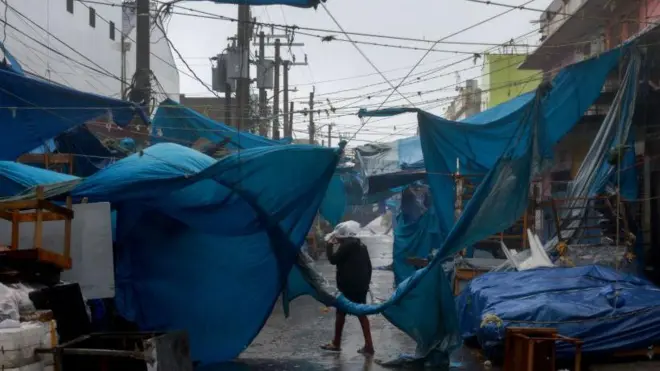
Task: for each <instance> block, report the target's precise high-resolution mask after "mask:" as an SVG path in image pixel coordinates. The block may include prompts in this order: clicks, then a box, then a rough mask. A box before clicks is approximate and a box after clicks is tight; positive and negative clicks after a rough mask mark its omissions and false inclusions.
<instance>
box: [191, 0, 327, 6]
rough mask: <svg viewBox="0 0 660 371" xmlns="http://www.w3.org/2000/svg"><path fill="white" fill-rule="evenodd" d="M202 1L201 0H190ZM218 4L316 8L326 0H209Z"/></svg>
mask: <svg viewBox="0 0 660 371" xmlns="http://www.w3.org/2000/svg"><path fill="white" fill-rule="evenodd" d="M188 1H200V0H188ZM208 1H212V2H214V3H218V4H236V5H250V6H254V5H288V6H294V7H297V8H316V7H317V6H318V5H319V3H320V2H321V1H323V2H325V1H326V0H208Z"/></svg>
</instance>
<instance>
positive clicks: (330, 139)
mask: <svg viewBox="0 0 660 371" xmlns="http://www.w3.org/2000/svg"><path fill="white" fill-rule="evenodd" d="M328 147H332V124H328Z"/></svg>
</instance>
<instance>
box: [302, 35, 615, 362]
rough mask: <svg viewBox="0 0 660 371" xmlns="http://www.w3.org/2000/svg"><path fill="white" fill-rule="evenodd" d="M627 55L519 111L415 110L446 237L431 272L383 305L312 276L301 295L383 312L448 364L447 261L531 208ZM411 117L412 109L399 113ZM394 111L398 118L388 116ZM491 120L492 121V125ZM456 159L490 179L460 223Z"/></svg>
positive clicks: (582, 71) (576, 68) (422, 351)
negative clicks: (569, 138)
mask: <svg viewBox="0 0 660 371" xmlns="http://www.w3.org/2000/svg"><path fill="white" fill-rule="evenodd" d="M625 50H626V49H623V48H619V49H615V50H612V51H610V52H608V53H605V54H602V55H600V56H599V57H597V58H593V59H589V60H587V61H584V62H581V63H578V64H575V65H572V66H570V67H568V68H566V69H564V70H563V71H561V72H560V73H559V74H558V75H557V77H555V79H554V80H553V81H552V84H551V85H548V84H543V85H542V86H541V88H539V90H537V91H536V92H534V93H533V96H532V95H530V96H528V97H527V98H525V97H523V98H520V100H519V101H518V103H519V104H518V105H517V108H516V109H515V110H514V111H512V112H505V111H503V110H495V111H493V113H491V114H489V113H488V111H487V112H484V113H482V114H481V116H480V117H481V119H480V120H481V121H480V122H473V123H460V122H453V121H448V120H445V119H443V118H441V117H437V116H434V115H431V114H429V113H427V112H424V111H416V112H417V117H418V122H419V129H420V139H421V145H422V150H423V153H424V162H425V166H426V171H427V179H428V181H429V184H430V187H431V195H432V196H433V205H434V208H435V212H436V215H437V216H438V221H439V223H438V225H439V227H440V232H441V233H443V234H446V236H447V237H446V239H445V240H444V242H443V243H442V245H441V246H440V248H439V251H438V252H437V253H436V254H434V256H433V258H432V260H431V261H430V263H429V265H428V266H427V267H426V268H424V269H420V270H418V271H416V272H415V273H413V274H412V275H411V276H410V277H409V278H408V279H406V280H405V281H403V282H402V283H401V284H399V285H398V286H397V289H396V291H395V292H394V294H393V295H392V297H390V298H389V299H388V300H387V301H385V302H383V303H378V304H370V305H359V304H356V303H351V302H350V301H348V300H347V299H346V298H345V297H343V296H342V295H338V296H336V298H334V299H328V297H332V295H330V296H329V295H328V293H332V291H331V290H330V289H328V287H327V285H326V286H324V285H323V282H319V281H318V280H317V281H314V277H312V276H309V277H307V278H306V279H307V283H308V284H309V286H308V287H306V288H301V287H298V293H300V292H303V293H309V292H312V293H313V294H314V295H315V297H316V298H317V299H319V300H325V302H327V303H328V304H330V305H334V306H336V307H338V308H340V309H341V310H343V311H346V312H348V313H353V314H371V313H379V312H382V313H383V315H384V316H385V317H386V318H387V319H388V320H390V322H392V323H393V324H394V325H395V326H397V327H398V328H400V329H401V330H403V331H404V332H405V333H407V334H408V335H409V336H411V337H412V338H413V339H414V340H415V341H416V342H417V356H419V357H427V356H432V357H433V358H435V359H438V358H440V359H445V360H446V359H447V354H448V352H450V351H451V350H453V349H455V347H457V346H459V344H460V343H461V340H460V335H459V329H458V320H457V314H456V308H455V306H454V300H453V294H452V292H451V289H450V286H449V281H448V279H447V277H446V276H445V274H444V270H443V267H442V265H443V264H442V263H443V262H444V261H447V260H451V259H453V256H454V255H455V254H456V253H457V252H458V251H460V250H461V249H463V248H464V247H465V246H470V245H472V244H474V243H476V242H478V241H480V240H483V239H484V238H486V237H488V236H490V235H492V234H495V233H497V232H499V231H501V230H503V229H505V228H507V227H509V226H510V225H512V224H513V223H514V222H515V221H516V220H518V218H519V217H520V215H522V213H523V212H524V210H525V209H526V207H527V201H528V195H529V186H530V183H531V180H532V176H533V175H536V173H537V172H538V171H539V170H540V169H542V166H541V165H542V164H543V163H545V162H547V160H549V159H550V158H551V157H552V149H553V146H554V144H555V143H557V141H559V139H561V137H562V136H563V135H565V134H566V133H567V132H568V131H569V130H570V129H571V128H572V127H573V126H574V125H575V124H576V123H577V122H578V121H579V120H580V118H581V117H582V114H583V113H584V112H585V111H586V110H587V109H588V108H589V107H590V106H591V104H592V103H593V102H594V101H595V100H596V98H597V97H598V96H599V94H600V91H601V88H602V86H603V83H604V81H605V79H606V77H607V75H608V74H609V72H610V71H611V70H612V69H613V68H614V67H615V66H616V65H617V64H618V63H619V61H620V59H621V58H622V56H623V54H624V52H625ZM525 99H527V101H525ZM514 107H516V106H514ZM405 111H409V110H407V109H404V110H399V112H398V113H402V112H405ZM392 112H394V113H397V112H395V110H389V113H392ZM489 115H491V116H490V117H491V119H492V120H493V121H492V122H488V117H489ZM457 158H458V160H459V161H460V166H461V173H468V174H470V173H472V174H475V173H477V174H478V173H485V176H484V178H483V180H482V182H481V183H480V184H479V186H478V187H477V190H476V192H475V194H474V196H473V198H472V199H471V200H470V201H469V202H468V204H467V206H466V207H465V209H464V211H463V213H462V214H461V216H460V218H459V219H458V221H456V223H455V225H454V210H453V202H452V201H453V197H452V195H453V180H452V177H451V176H449V175H451V174H452V173H453V172H454V171H455V170H456V160H457ZM303 272H304V271H303ZM320 288H322V289H324V290H320ZM291 297H295V295H292V296H291Z"/></svg>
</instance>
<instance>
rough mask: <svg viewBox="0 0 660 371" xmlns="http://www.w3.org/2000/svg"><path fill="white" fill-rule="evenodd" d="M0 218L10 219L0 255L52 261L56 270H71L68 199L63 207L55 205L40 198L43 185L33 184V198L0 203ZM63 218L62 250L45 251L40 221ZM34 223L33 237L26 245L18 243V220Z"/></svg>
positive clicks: (19, 222) (71, 211)
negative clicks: (8, 239) (8, 234)
mask: <svg viewBox="0 0 660 371" xmlns="http://www.w3.org/2000/svg"><path fill="white" fill-rule="evenodd" d="M0 218H2V219H5V220H7V221H9V222H11V244H10V245H9V246H7V249H5V251H3V252H2V254H1V255H3V256H4V257H7V258H10V259H18V260H34V261H36V262H42V263H48V264H52V265H54V266H56V267H58V268H60V269H71V220H72V219H73V210H72V209H71V198H70V197H67V199H66V207H62V206H59V205H56V204H54V203H52V202H50V201H48V200H46V199H45V198H44V190H43V187H37V189H36V197H35V198H34V199H31V200H16V201H4V202H0ZM51 221H64V251H63V253H62V254H60V253H56V252H52V251H49V250H47V249H46V248H45V246H43V223H44V222H51ZM26 222H30V223H34V240H33V244H32V246H30V247H29V248H27V249H26V248H21V247H22V246H19V238H20V226H21V223H26Z"/></svg>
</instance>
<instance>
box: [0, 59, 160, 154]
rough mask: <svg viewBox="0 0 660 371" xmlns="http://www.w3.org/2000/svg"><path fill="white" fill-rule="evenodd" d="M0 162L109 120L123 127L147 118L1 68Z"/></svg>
mask: <svg viewBox="0 0 660 371" xmlns="http://www.w3.org/2000/svg"><path fill="white" fill-rule="evenodd" d="M0 106H1V107H3V108H2V110H0V131H2V133H3V134H2V135H0V160H15V159H16V158H18V157H19V156H20V155H22V154H24V153H27V152H29V151H31V150H32V149H34V148H36V147H38V146H40V145H42V144H43V143H44V142H46V141H47V140H50V139H52V138H54V137H55V136H57V135H58V134H60V133H63V132H65V131H67V130H69V129H71V128H73V127H76V126H80V125H82V124H85V123H86V122H88V121H91V120H95V119H98V118H101V117H108V116H110V117H111V118H112V120H113V121H114V122H115V123H116V124H118V125H120V126H125V125H127V124H128V123H129V122H131V120H132V119H133V117H134V116H135V115H138V116H139V117H140V118H141V119H142V120H143V122H148V121H149V120H148V118H147V117H146V115H145V114H144V112H143V111H142V109H140V108H139V107H138V106H136V105H135V104H134V103H130V102H126V101H121V100H118V99H112V98H108V97H103V96H100V95H96V94H91V93H84V92H81V91H78V90H74V89H71V88H68V87H65V86H62V85H56V84H53V83H50V82H47V81H44V80H39V79H36V78H32V77H28V76H25V75H22V74H19V73H17V72H15V69H14V70H11V69H5V68H0Z"/></svg>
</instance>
